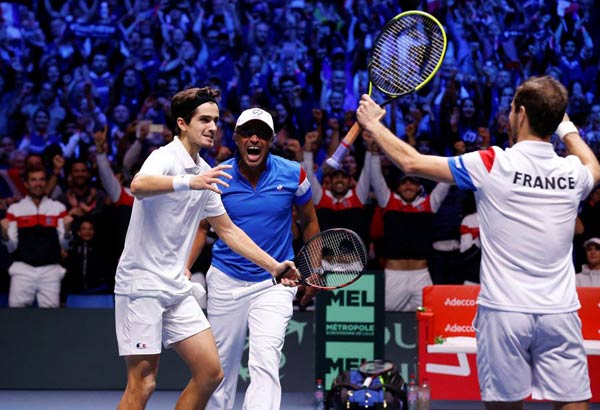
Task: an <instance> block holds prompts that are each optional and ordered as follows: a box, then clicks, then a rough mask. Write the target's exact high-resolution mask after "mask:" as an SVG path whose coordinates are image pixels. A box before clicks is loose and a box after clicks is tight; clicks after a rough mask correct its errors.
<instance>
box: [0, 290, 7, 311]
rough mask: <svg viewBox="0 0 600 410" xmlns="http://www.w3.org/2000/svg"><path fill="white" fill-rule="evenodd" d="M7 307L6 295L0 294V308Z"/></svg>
mask: <svg viewBox="0 0 600 410" xmlns="http://www.w3.org/2000/svg"><path fill="white" fill-rule="evenodd" d="M5 307H8V293H0V308H5Z"/></svg>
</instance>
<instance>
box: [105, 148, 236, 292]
mask: <svg viewBox="0 0 600 410" xmlns="http://www.w3.org/2000/svg"><path fill="white" fill-rule="evenodd" d="M208 169H210V166H209V165H208V164H207V163H206V162H205V161H204V160H203V159H202V158H200V156H197V157H196V159H195V161H194V160H193V159H192V157H191V156H190V155H189V153H188V152H187V151H186V149H185V148H184V147H183V144H182V143H181V142H180V141H179V139H178V138H175V139H174V140H173V142H171V143H169V144H168V145H166V146H164V147H161V148H159V149H157V150H156V151H153V152H152V153H151V154H150V156H149V157H148V158H147V159H146V161H145V162H144V164H143V165H142V168H141V170H140V172H139V173H140V174H144V175H182V174H199V173H200V172H204V171H206V170H208ZM224 213H225V208H224V207H223V203H222V202H221V197H220V196H219V195H218V194H217V193H215V192H213V191H210V190H190V191H180V192H170V193H167V194H161V195H155V196H152V197H148V198H144V199H142V200H139V199H137V198H136V199H135V200H134V203H133V210H132V213H131V220H130V222H129V228H128V229H127V237H126V239H125V248H124V249H123V254H122V255H121V259H120V260H119V265H118V267H117V274H116V280H115V293H116V294H120V295H138V296H143V295H147V296H156V295H158V294H159V293H160V292H166V293H167V294H183V293H188V292H189V291H190V289H191V282H190V281H189V280H188V279H187V278H186V277H185V276H184V274H183V271H184V268H185V263H186V260H187V257H188V254H189V252H190V248H191V245H192V242H193V240H194V237H195V235H196V232H197V229H198V225H199V223H200V221H201V220H202V219H204V218H206V217H213V216H219V215H222V214H224Z"/></svg>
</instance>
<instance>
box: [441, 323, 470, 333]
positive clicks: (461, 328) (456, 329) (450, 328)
mask: <svg viewBox="0 0 600 410" xmlns="http://www.w3.org/2000/svg"><path fill="white" fill-rule="evenodd" d="M444 332H446V333H475V328H473V326H471V325H459V324H458V323H454V324H450V323H448V324H447V325H446V327H445V328H444Z"/></svg>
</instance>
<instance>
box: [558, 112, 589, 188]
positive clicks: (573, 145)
mask: <svg viewBox="0 0 600 410" xmlns="http://www.w3.org/2000/svg"><path fill="white" fill-rule="evenodd" d="M557 134H559V136H561V135H560V134H562V136H561V137H562V138H561V139H562V140H563V142H564V143H565V146H566V147H567V150H569V153H570V154H573V155H575V156H576V157H578V158H579V160H580V161H581V163H582V164H583V165H584V166H585V167H586V168H588V169H589V170H590V172H591V173H592V176H593V178H594V184H597V183H598V181H600V164H599V163H598V158H596V155H594V153H593V152H592V150H591V149H590V147H588V145H587V144H586V143H585V141H584V140H583V139H582V138H581V135H579V131H578V130H577V127H575V126H574V125H573V123H572V122H571V120H570V119H569V115H568V114H567V113H565V116H564V118H563V121H562V123H560V125H559V126H558V128H557Z"/></svg>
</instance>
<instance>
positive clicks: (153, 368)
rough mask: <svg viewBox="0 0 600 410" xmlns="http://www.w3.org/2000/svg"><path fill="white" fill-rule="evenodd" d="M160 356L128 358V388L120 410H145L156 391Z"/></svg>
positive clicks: (120, 404)
mask: <svg viewBox="0 0 600 410" xmlns="http://www.w3.org/2000/svg"><path fill="white" fill-rule="evenodd" d="M159 359H160V355H158V354H155V355H133V356H126V357H125V363H126V364H127V387H126V388H125V392H124V393H123V397H121V401H120V402H119V404H118V406H117V409H118V410H144V409H145V408H146V403H148V400H149V399H150V396H151V395H152V392H154V389H156V375H157V373H158V362H159Z"/></svg>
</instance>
